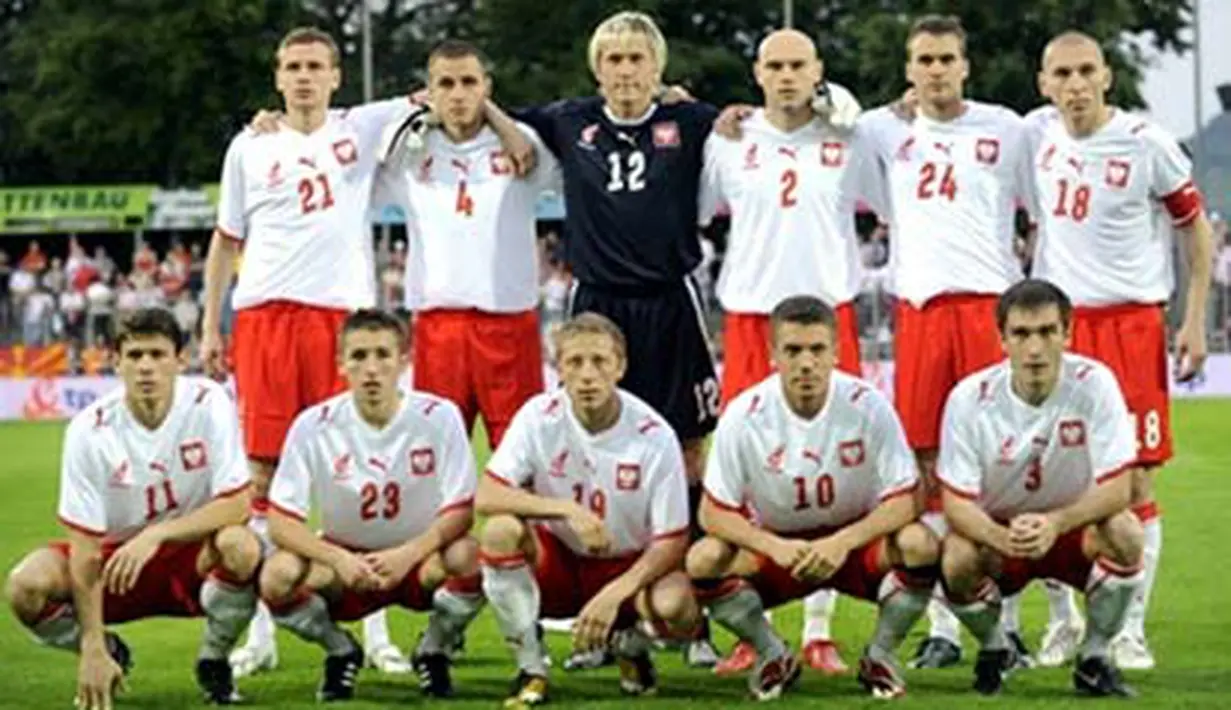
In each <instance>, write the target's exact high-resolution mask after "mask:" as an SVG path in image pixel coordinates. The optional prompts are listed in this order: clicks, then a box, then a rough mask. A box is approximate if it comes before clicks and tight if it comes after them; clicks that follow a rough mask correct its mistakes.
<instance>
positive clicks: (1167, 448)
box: [1071, 304, 1172, 466]
mask: <svg viewBox="0 0 1231 710" xmlns="http://www.w3.org/2000/svg"><path fill="white" fill-rule="evenodd" d="M1165 318H1166V316H1165V314H1164V313H1163V307H1162V306H1159V305H1145V304H1127V305H1122V306H1106V307H1100V308H1075V309H1073V343H1072V347H1071V349H1072V351H1073V352H1075V353H1077V354H1079V355H1085V356H1087V357H1091V358H1094V359H1095V360H1098V361H1100V362H1102V363H1103V364H1105V365H1107V367H1110V368H1111V371H1112V372H1114V373H1116V379H1118V380H1119V381H1120V389H1122V390H1123V391H1124V399H1125V400H1126V401H1127V402H1128V411H1129V412H1131V413H1132V415H1133V419H1134V421H1135V422H1136V425H1137V461H1138V462H1139V463H1141V464H1143V465H1146V466H1158V465H1161V464H1163V463H1166V462H1167V461H1169V460H1170V459H1171V453H1172V447H1171V407H1170V397H1169V396H1168V394H1167V326H1166V320H1165Z"/></svg>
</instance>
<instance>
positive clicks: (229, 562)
mask: <svg viewBox="0 0 1231 710" xmlns="http://www.w3.org/2000/svg"><path fill="white" fill-rule="evenodd" d="M214 548H215V549H217V550H218V566H219V567H220V568H221V569H222V570H223V571H224V572H226V574H227V575H228V576H230V577H231V578H233V579H235V580H237V581H247V580H250V579H252V576H253V575H254V574H256V569H257V567H258V566H259V565H260V563H261V543H260V541H258V540H257V539H256V535H253V534H252V531H251V530H249V529H248V528H246V527H243V526H239V525H230V526H227V527H225V528H223V529H222V530H219V531H218V533H217V534H216V535H215V536H214Z"/></svg>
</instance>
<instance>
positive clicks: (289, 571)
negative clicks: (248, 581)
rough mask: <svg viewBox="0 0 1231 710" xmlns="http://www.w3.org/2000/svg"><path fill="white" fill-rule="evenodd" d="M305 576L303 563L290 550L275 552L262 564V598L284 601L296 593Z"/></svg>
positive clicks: (260, 581)
mask: <svg viewBox="0 0 1231 710" xmlns="http://www.w3.org/2000/svg"><path fill="white" fill-rule="evenodd" d="M302 577H303V563H302V562H300V560H299V559H298V558H296V557H295V556H294V555H292V554H290V553H289V552H275V553H274V554H273V556H271V557H270V558H269V559H267V560H265V564H263V565H261V576H260V580H259V584H258V586H259V588H260V594H261V599H264V600H265V601H267V602H275V603H276V602H284V601H286V600H287V599H289V598H290V597H291V596H292V595H293V594H294V593H295V589H296V587H298V586H299V583H300V581H301V579H302Z"/></svg>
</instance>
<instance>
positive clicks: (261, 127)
mask: <svg viewBox="0 0 1231 710" xmlns="http://www.w3.org/2000/svg"><path fill="white" fill-rule="evenodd" d="M282 115H283V114H282V112H281V111H268V110H266V109H261V110H260V111H257V112H256V115H255V116H253V117H252V120H251V121H249V122H248V130H250V131H252V132H253V133H256V134H258V135H263V134H266V133H277V132H278V131H280V130H282Z"/></svg>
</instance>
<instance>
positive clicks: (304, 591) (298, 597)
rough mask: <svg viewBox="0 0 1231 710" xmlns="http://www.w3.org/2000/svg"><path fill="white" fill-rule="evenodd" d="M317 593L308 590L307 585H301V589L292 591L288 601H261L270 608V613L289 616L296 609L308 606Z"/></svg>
mask: <svg viewBox="0 0 1231 710" xmlns="http://www.w3.org/2000/svg"><path fill="white" fill-rule="evenodd" d="M315 593H316V592H314V591H312V590H311V589H308V587H307V586H306V585H301V586H300V587H298V588H297V589H295V590H294V591H292V592H291V595H290V596H289V597H287V598H286V599H284V600H282V601H275V600H271V599H266V598H264V597H262V598H261V601H263V602H265V606H267V607H269V613H271V614H287V613H290V612H291V611H293V610H294V609H296V608H298V607H300V606H303V605H304V604H306V603H307V602H308V600H309V599H311V598H312V595H313V594H315Z"/></svg>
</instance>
